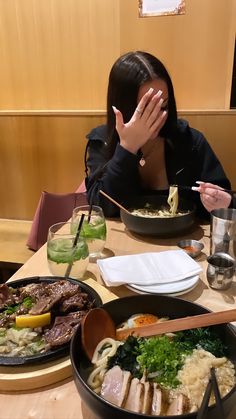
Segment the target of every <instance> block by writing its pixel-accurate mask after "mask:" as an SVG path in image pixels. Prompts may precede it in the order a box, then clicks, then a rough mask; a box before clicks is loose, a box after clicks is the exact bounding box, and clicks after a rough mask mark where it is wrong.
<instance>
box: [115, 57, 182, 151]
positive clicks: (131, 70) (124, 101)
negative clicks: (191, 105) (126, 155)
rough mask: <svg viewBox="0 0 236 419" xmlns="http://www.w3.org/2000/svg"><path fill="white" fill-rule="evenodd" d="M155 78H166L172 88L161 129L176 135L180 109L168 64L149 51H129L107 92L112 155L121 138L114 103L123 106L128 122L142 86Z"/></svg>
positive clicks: (119, 61) (118, 64) (118, 62)
mask: <svg viewBox="0 0 236 419" xmlns="http://www.w3.org/2000/svg"><path fill="white" fill-rule="evenodd" d="M154 79H161V80H163V81H165V82H166V84H167V88H168V117H167V120H166V122H165V125H164V126H163V127H162V129H161V131H160V135H161V136H163V137H165V138H171V137H173V135H174V133H175V131H176V127H177V110H176V103H175V96H174V89H173V85H172V81H171V78H170V76H169V74H168V72H167V70H166V68H165V66H164V65H163V64H162V62H161V61H160V60H158V58H156V57H154V56H153V55H151V54H149V53H148V52H144V51H135V52H128V53H127V54H124V55H122V56H121V57H120V58H118V59H117V60H116V62H115V63H114V64H113V66H112V69H111V71H110V75H109V83H108V91H107V134H108V157H109V158H110V157H111V156H112V155H113V153H114V150H115V147H116V145H117V142H118V141H119V136H118V134H117V132H116V128H115V114H114V112H113V109H112V106H115V107H116V108H117V109H119V110H120V111H121V113H122V115H123V118H124V122H128V121H129V120H130V119H131V117H132V115H133V113H134V110H135V108H136V107H137V98H138V93H139V89H140V86H142V85H143V84H144V83H146V82H148V81H151V80H154Z"/></svg>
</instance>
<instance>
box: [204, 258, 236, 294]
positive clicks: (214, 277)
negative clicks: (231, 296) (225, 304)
mask: <svg viewBox="0 0 236 419" xmlns="http://www.w3.org/2000/svg"><path fill="white" fill-rule="evenodd" d="M207 262H208V266H207V280H208V283H209V285H210V287H211V288H214V289H216V290H226V289H227V288H229V287H230V285H231V283H232V281H233V278H234V273H235V259H234V258H232V257H231V256H230V255H228V254H227V253H223V252H219V253H214V254H213V255H211V256H209V257H208V258H207Z"/></svg>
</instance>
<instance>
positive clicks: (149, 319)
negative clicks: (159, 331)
mask: <svg viewBox="0 0 236 419" xmlns="http://www.w3.org/2000/svg"><path fill="white" fill-rule="evenodd" d="M158 321H160V319H159V318H158V317H157V316H155V315H154V314H143V313H139V314H134V315H133V316H131V317H129V319H128V320H126V321H125V322H124V323H122V324H121V325H120V326H119V327H118V329H131V328H132V327H140V326H145V325H147V324H152V323H157V322H158Z"/></svg>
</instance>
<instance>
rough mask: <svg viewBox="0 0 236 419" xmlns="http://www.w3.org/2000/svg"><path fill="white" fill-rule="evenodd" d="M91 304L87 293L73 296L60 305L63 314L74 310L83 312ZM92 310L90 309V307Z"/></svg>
mask: <svg viewBox="0 0 236 419" xmlns="http://www.w3.org/2000/svg"><path fill="white" fill-rule="evenodd" d="M88 304H89V301H88V294H86V293H83V292H81V293H79V294H78V293H76V294H74V295H72V296H71V297H69V298H67V299H66V300H64V301H62V303H61V304H60V310H61V311H62V312H63V313H66V312H67V311H71V310H73V309H76V308H77V309H78V310H81V309H82V308H84V307H87V306H88ZM88 308H90V307H88Z"/></svg>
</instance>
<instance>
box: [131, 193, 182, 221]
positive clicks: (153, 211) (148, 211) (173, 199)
mask: <svg viewBox="0 0 236 419" xmlns="http://www.w3.org/2000/svg"><path fill="white" fill-rule="evenodd" d="M167 203H168V204H169V208H167V207H165V208H164V207H163V208H159V209H158V208H153V206H152V205H150V204H148V203H147V204H146V205H145V207H144V208H138V209H133V210H132V211H131V214H133V215H137V216H139V217H146V218H157V217H160V218H163V217H165V218H168V217H169V218H171V217H180V216H182V215H186V214H187V213H188V211H178V204H179V196H178V187H177V186H170V188H169V195H168V198H167Z"/></svg>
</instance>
